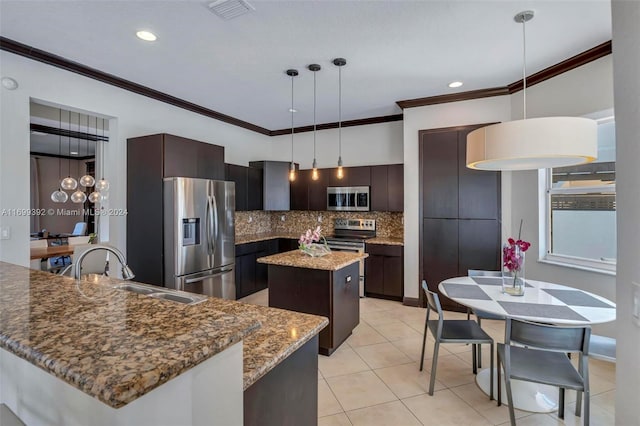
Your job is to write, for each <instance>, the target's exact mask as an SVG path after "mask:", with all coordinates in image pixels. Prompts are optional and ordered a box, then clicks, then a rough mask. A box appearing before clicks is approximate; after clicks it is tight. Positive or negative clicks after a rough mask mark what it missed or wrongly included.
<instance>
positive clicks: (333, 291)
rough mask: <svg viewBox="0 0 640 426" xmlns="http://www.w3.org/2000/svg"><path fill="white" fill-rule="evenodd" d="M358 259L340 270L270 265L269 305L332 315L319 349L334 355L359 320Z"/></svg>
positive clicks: (314, 313)
mask: <svg viewBox="0 0 640 426" xmlns="http://www.w3.org/2000/svg"><path fill="white" fill-rule="evenodd" d="M358 276H359V265H358V262H356V263H352V264H351V265H348V266H345V267H344V268H342V269H339V270H337V271H325V270H320V269H307V268H295V267H291V266H278V265H269V306H270V307H273V308H281V309H288V310H290V311H296V312H303V313H307V314H313V315H321V316H324V317H327V318H329V325H328V326H327V327H325V328H324V329H323V330H322V331H321V332H320V335H319V336H320V343H319V350H318V352H319V353H320V354H322V355H331V354H332V353H333V351H335V350H336V349H337V348H338V346H340V345H341V344H342V342H344V341H345V340H346V338H347V337H349V335H351V332H352V331H353V329H354V328H355V327H356V326H357V325H358V323H359V322H360V297H359V295H358Z"/></svg>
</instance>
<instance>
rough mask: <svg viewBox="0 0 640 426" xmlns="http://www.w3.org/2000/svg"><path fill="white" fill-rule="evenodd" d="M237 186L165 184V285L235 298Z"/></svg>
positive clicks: (183, 180)
mask: <svg viewBox="0 0 640 426" xmlns="http://www.w3.org/2000/svg"><path fill="white" fill-rule="evenodd" d="M235 204H236V203H235V184H234V183H233V182H225V181H219V180H207V179H193V178H181V177H176V178H165V179H164V277H165V278H164V282H165V286H166V287H169V288H175V289H177V290H183V291H190V292H193V293H200V294H206V295H208V296H215V297H221V298H223V299H232V300H233V299H235V298H236V286H235V279H234V262H235V228H234V222H233V221H234V210H235Z"/></svg>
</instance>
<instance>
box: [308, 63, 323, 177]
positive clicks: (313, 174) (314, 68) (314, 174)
mask: <svg viewBox="0 0 640 426" xmlns="http://www.w3.org/2000/svg"><path fill="white" fill-rule="evenodd" d="M320 69H321V67H320V65H318V64H311V65H309V71H313V163H312V165H311V167H312V170H311V179H313V180H318V178H319V177H320V176H319V175H318V162H317V161H316V72H317V71H320Z"/></svg>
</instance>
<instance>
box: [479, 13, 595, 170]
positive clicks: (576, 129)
mask: <svg viewBox="0 0 640 426" xmlns="http://www.w3.org/2000/svg"><path fill="white" fill-rule="evenodd" d="M533 15H534V13H533V11H530V10H529V11H525V12H520V13H518V14H517V15H516V16H515V17H514V20H515V21H516V22H517V23H519V24H522V44H523V55H522V57H523V59H522V82H523V88H522V96H523V103H524V110H523V119H522V120H515V121H509V122H506V123H499V124H493V125H491V126H487V127H482V128H480V129H476V130H474V131H473V132H471V133H469V134H468V135H467V167H468V168H470V169H478V170H494V171H498V170H532V169H544V168H550V167H564V166H574V165H578V164H585V163H590V162H592V161H593V160H595V159H596V157H597V154H598V130H597V124H596V122H595V121H594V120H590V119H587V118H581V117H544V118H530V119H527V72H526V52H527V51H526V37H525V36H526V32H525V23H526V22H528V21H530V20H531V19H533Z"/></svg>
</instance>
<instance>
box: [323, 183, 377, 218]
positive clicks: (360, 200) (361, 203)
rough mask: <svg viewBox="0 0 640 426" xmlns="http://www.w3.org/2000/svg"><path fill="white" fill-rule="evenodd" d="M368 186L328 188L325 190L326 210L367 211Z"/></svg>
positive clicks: (368, 200) (368, 199) (368, 201)
mask: <svg viewBox="0 0 640 426" xmlns="http://www.w3.org/2000/svg"><path fill="white" fill-rule="evenodd" d="M370 199H371V197H370V196H369V187H368V186H330V187H328V188H327V210H338V211H358V212H362V211H367V212H368V211H369V205H370V204H369V203H370Z"/></svg>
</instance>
